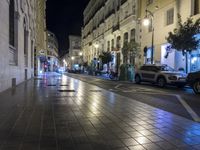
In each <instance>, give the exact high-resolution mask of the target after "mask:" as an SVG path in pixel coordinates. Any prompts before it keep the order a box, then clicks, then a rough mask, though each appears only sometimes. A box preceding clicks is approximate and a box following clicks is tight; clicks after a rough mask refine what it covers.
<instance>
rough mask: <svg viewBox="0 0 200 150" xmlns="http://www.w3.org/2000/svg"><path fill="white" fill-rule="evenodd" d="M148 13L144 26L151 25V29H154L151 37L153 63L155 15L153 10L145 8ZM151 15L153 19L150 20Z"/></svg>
mask: <svg viewBox="0 0 200 150" xmlns="http://www.w3.org/2000/svg"><path fill="white" fill-rule="evenodd" d="M145 12H146V15H145V18H144V20H143V25H144V26H150V25H151V30H152V37H151V64H153V55H154V27H153V18H154V15H153V13H152V12H151V11H149V10H147V9H146V10H145ZM149 17H150V19H151V21H150V20H149Z"/></svg>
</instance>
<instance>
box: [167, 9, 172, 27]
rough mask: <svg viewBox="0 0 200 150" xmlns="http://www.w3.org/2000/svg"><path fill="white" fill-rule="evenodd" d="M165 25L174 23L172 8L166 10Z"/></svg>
mask: <svg viewBox="0 0 200 150" xmlns="http://www.w3.org/2000/svg"><path fill="white" fill-rule="evenodd" d="M166 19H167V20H166V25H170V24H173V23H174V8H171V9H169V10H167V18H166Z"/></svg>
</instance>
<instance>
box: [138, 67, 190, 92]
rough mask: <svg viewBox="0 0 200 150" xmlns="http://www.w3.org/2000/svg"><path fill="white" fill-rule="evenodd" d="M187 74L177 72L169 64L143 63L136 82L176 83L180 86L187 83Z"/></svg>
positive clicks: (161, 84) (163, 84)
mask: <svg viewBox="0 0 200 150" xmlns="http://www.w3.org/2000/svg"><path fill="white" fill-rule="evenodd" d="M186 78H187V74H185V73H183V72H177V71H175V70H174V69H172V68H171V67H169V66H167V65H143V66H142V67H141V68H140V69H139V70H137V71H136V74H135V82H136V83H137V84H139V83H140V82H151V83H157V84H158V86H160V87H164V86H165V85H166V84H171V85H175V86H177V87H179V88H181V87H184V86H185V85H186Z"/></svg>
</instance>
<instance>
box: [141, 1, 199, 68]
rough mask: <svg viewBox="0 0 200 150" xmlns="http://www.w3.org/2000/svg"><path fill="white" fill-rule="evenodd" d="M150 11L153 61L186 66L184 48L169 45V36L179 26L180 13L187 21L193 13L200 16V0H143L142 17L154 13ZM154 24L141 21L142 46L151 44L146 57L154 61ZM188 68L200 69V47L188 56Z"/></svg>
mask: <svg viewBox="0 0 200 150" xmlns="http://www.w3.org/2000/svg"><path fill="white" fill-rule="evenodd" d="M146 9H147V10H148V12H147V13H146V12H145V10H146ZM149 12H150V13H152V15H153V20H152V27H153V28H154V36H153V41H154V42H153V46H154V50H153V63H159V64H167V65H169V66H171V67H172V68H175V69H177V70H178V69H180V68H184V69H185V68H186V65H185V64H186V62H185V61H186V60H185V57H183V55H182V53H181V52H177V51H176V50H170V49H167V46H168V45H169V44H168V43H167V40H166V37H167V36H168V33H169V32H170V31H173V30H174V29H175V28H177V27H178V15H177V14H180V15H181V17H182V21H183V22H185V21H186V19H187V18H188V17H190V16H191V17H192V18H193V19H194V20H196V19H197V18H200V0H167V1H164V0H142V1H141V18H144V17H145V16H146V15H147V16H149V17H150V14H149ZM152 27H151V26H149V27H145V26H143V25H142V22H141V28H142V32H141V50H142V51H143V50H144V47H147V56H146V57H142V58H143V62H144V63H151V55H152V50H151V47H152ZM199 38H200V36H199ZM142 53H143V52H142ZM166 55H167V57H166ZM188 68H189V71H195V70H200V49H199V50H198V51H196V52H192V54H191V58H189V59H188Z"/></svg>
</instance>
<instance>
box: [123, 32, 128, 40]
mask: <svg viewBox="0 0 200 150" xmlns="http://www.w3.org/2000/svg"><path fill="white" fill-rule="evenodd" d="M124 43H128V32H126V33H124Z"/></svg>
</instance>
